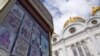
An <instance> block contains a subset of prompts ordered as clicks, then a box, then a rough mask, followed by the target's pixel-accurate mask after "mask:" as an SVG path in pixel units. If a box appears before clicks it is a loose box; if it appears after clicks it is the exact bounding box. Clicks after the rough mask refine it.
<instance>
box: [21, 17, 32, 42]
mask: <svg viewBox="0 0 100 56" xmlns="http://www.w3.org/2000/svg"><path fill="white" fill-rule="evenodd" d="M32 26H33V22H32V20H31V19H30V17H28V16H27V15H25V17H24V20H23V23H22V25H21V28H20V33H19V36H21V37H22V38H24V39H25V40H27V41H30V38H31V32H32Z"/></svg>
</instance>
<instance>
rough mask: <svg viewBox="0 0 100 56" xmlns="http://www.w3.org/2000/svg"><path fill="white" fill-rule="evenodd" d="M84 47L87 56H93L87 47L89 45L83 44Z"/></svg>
mask: <svg viewBox="0 0 100 56" xmlns="http://www.w3.org/2000/svg"><path fill="white" fill-rule="evenodd" d="M82 46H83V48H84V50H85V53H86V55H87V56H91V54H90V52H89V49H88V47H87V45H86V43H85V42H83V43H82Z"/></svg>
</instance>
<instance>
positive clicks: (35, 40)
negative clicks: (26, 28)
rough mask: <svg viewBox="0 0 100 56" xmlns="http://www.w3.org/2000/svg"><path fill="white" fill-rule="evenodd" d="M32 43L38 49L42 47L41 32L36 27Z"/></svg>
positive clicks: (33, 31)
mask: <svg viewBox="0 0 100 56" xmlns="http://www.w3.org/2000/svg"><path fill="white" fill-rule="evenodd" d="M31 43H32V45H34V46H35V47H37V48H39V47H40V32H39V30H38V28H37V27H36V26H33V29H32V40H31Z"/></svg>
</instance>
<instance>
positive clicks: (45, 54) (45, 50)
mask: <svg viewBox="0 0 100 56" xmlns="http://www.w3.org/2000/svg"><path fill="white" fill-rule="evenodd" d="M41 52H42V56H49V44H48V39H47V38H46V36H44V35H42V34H41Z"/></svg>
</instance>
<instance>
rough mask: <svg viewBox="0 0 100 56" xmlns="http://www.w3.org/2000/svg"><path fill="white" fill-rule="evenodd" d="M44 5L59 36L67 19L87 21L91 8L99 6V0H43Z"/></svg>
mask: <svg viewBox="0 0 100 56" xmlns="http://www.w3.org/2000/svg"><path fill="white" fill-rule="evenodd" d="M44 5H45V6H46V7H47V8H48V10H49V11H50V13H51V14H52V16H53V20H54V28H55V32H56V33H58V34H60V33H61V30H62V29H63V25H64V22H65V21H66V20H67V19H68V18H69V17H71V16H81V17H83V18H84V19H88V17H89V15H90V14H91V8H92V7H93V6H98V5H100V0H59V1H58V0H45V2H44Z"/></svg>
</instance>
